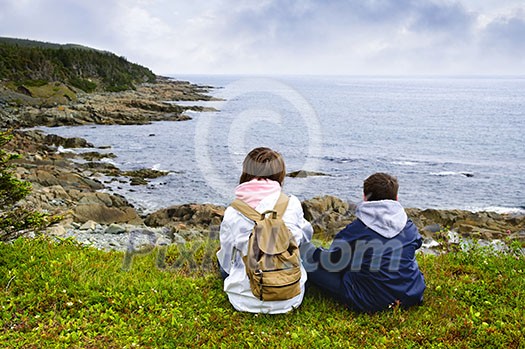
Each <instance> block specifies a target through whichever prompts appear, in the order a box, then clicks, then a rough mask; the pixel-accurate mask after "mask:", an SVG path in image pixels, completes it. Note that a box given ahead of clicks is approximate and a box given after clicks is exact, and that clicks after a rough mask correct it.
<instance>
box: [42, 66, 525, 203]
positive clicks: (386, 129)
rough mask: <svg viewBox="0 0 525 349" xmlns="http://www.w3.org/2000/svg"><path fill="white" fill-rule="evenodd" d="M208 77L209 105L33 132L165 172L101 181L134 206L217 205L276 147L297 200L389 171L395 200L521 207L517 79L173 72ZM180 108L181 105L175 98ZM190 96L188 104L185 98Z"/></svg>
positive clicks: (351, 187) (523, 175) (355, 189)
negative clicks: (149, 119)
mask: <svg viewBox="0 0 525 349" xmlns="http://www.w3.org/2000/svg"><path fill="white" fill-rule="evenodd" d="M174 77H175V78H177V79H181V80H188V81H191V82H193V83H197V84H204V85H211V86H214V87H215V88H214V89H212V90H211V95H213V96H215V97H218V98H221V99H223V100H222V101H216V102H200V103H195V102H192V103H190V104H196V105H206V106H213V107H215V108H217V109H218V110H219V111H218V112H206V113H194V112H189V113H188V114H189V115H190V116H191V117H192V118H193V119H192V120H189V121H183V122H168V121H164V122H155V123H153V124H150V125H141V126H114V125H111V126H102V125H95V126H92V125H90V126H76V127H57V128H42V129H44V130H45V131H46V132H48V133H54V134H58V135H61V136H67V137H83V138H86V139H87V140H88V141H90V142H92V143H93V144H94V145H95V146H107V145H110V146H111V149H109V150H108V151H110V152H113V153H115V154H116V155H117V158H116V159H111V160H107V161H111V162H113V163H115V165H117V166H118V167H120V168H121V169H123V170H130V169H139V168H154V169H160V170H167V171H170V174H169V175H168V176H166V177H162V178H158V179H155V180H152V181H151V182H150V184H149V185H147V186H134V187H131V186H129V185H127V184H122V183H118V182H114V183H112V184H111V185H110V186H111V189H112V190H113V191H116V192H118V193H120V194H122V195H124V196H125V197H127V198H128V199H129V200H130V201H131V202H132V203H134V204H135V205H136V206H137V207H138V208H140V209H142V210H144V211H152V210H155V209H159V208H163V207H167V206H170V205H173V204H181V203H189V202H196V203H205V202H206V203H216V204H222V205H224V204H227V203H229V202H230V201H231V200H232V198H233V190H234V188H235V186H236V185H237V183H238V178H239V176H240V173H241V166H242V161H243V159H244V156H245V155H246V154H247V152H249V151H250V150H251V149H252V148H254V147H258V146H268V147H271V148H273V149H275V150H277V151H279V152H280V153H281V154H282V155H283V157H284V159H285V162H286V165H287V170H288V171H295V170H300V169H303V170H310V171H318V172H323V173H325V174H326V176H316V177H308V178H287V179H286V180H285V184H284V188H285V191H287V192H289V193H293V194H295V195H296V196H298V197H299V198H300V199H308V198H311V197H314V196H318V195H325V194H331V195H336V196H338V197H340V198H342V199H344V200H347V201H350V202H358V201H360V200H361V198H362V182H363V180H364V179H365V178H366V177H368V176H369V175H370V174H372V173H374V172H379V171H381V172H388V173H391V174H393V175H395V176H397V178H398V180H399V182H400V190H399V201H400V202H401V203H402V204H403V205H404V206H405V207H418V208H459V209H469V210H490V211H503V212H520V213H524V212H525V145H524V134H525V79H523V78H497V77H495V78H466V77H465V78H401V77H400V78H391V77H390V78H387V77H385V78H378V77H334V76H284V77H247V76H205V75H192V76H174ZM180 104H184V103H180ZM186 104H188V103H186Z"/></svg>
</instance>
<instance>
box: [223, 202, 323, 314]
mask: <svg viewBox="0 0 525 349" xmlns="http://www.w3.org/2000/svg"><path fill="white" fill-rule="evenodd" d="M279 194H280V193H275V194H271V195H269V196H267V197H266V198H264V199H263V200H262V201H261V202H260V203H259V205H258V206H257V207H256V210H257V211H259V212H264V211H266V210H271V209H273V207H274V205H275V203H276V202H277V199H278V198H279ZM283 221H284V222H285V224H286V226H287V227H288V229H290V231H291V232H292V234H293V236H294V238H295V241H296V242H297V244H298V245H300V244H301V243H303V242H306V241H310V239H311V238H312V234H313V229H312V226H311V225H310V223H309V222H308V221H307V220H305V219H304V216H303V209H302V207H301V202H300V201H299V199H297V197H295V196H293V195H291V196H290V200H289V202H288V207H287V208H286V211H285V213H284V215H283ZM253 225H254V223H253V221H251V220H250V219H248V218H246V217H244V216H243V215H242V214H240V213H239V212H238V211H237V210H235V209H234V208H232V207H228V208H227V209H226V211H225V212H224V218H223V220H222V224H221V230H220V242H221V249H220V250H219V252H217V258H218V260H219V263H220V265H221V267H222V268H223V269H224V270H225V271H226V272H227V273H228V274H229V276H228V277H227V278H226V279H225V280H224V291H225V292H226V293H227V294H228V298H229V300H230V303H231V304H232V305H233V307H234V308H235V309H236V310H238V311H246V312H250V313H268V314H280V313H286V312H288V311H290V310H292V309H294V308H297V307H298V306H299V305H301V302H302V301H303V296H304V284H305V282H306V271H305V269H304V268H303V266H302V265H301V273H302V276H301V281H300V282H301V293H300V294H299V295H297V296H295V297H294V298H291V299H287V300H282V301H262V300H259V299H258V298H256V297H255V296H254V295H253V293H252V290H251V288H250V282H249V279H248V276H247V275H246V270H245V267H244V262H243V260H242V256H245V255H246V254H247V253H248V238H249V237H250V233H251V231H252V228H253ZM241 254H242V256H241Z"/></svg>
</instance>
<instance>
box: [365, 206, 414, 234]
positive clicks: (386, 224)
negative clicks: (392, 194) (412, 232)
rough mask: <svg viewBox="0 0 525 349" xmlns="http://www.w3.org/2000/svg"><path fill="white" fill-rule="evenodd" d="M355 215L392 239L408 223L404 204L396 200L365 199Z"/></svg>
mask: <svg viewBox="0 0 525 349" xmlns="http://www.w3.org/2000/svg"><path fill="white" fill-rule="evenodd" d="M355 215H356V216H357V218H359V219H360V220H361V221H362V222H363V223H364V224H365V225H366V226H367V227H368V228H370V229H372V230H373V231H375V232H376V233H378V234H379V235H381V236H383V237H385V238H387V239H390V238H393V237H394V236H396V235H397V234H399V233H400V232H401V231H402V230H403V228H404V227H405V225H406V224H407V219H408V217H407V214H406V213H405V210H404V208H403V206H401V204H400V203H399V202H397V201H394V200H379V201H363V202H362V203H360V204H359V205H358V206H357V210H356V213H355Z"/></svg>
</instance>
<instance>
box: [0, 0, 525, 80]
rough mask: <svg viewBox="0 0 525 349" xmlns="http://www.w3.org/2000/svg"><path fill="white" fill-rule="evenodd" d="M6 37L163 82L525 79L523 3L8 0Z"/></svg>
mask: <svg viewBox="0 0 525 349" xmlns="http://www.w3.org/2000/svg"><path fill="white" fill-rule="evenodd" d="M0 36H8V37H17V38H26V39H33V40H41V41H48V42H56V43H77V44H83V45H86V46H91V47H94V48H98V49H103V50H108V51H111V52H114V53H116V54H118V55H119V56H124V57H126V58H127V59H128V60H130V61H132V62H136V63H139V64H142V65H145V66H147V67H149V68H151V69H152V70H153V71H154V72H155V73H157V74H194V73H195V74H231V73H236V74H359V75H362V74H365V75H376V74H380V75H385V74H387V75H405V74H423V75H443V74H445V75H453V74H476V75H478V74H512V75H525V0H191V1H189V0H89V1H87V0H0Z"/></svg>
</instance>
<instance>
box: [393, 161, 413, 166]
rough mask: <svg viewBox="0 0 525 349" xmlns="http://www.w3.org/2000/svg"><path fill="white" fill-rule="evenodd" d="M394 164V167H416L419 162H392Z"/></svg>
mask: <svg viewBox="0 0 525 349" xmlns="http://www.w3.org/2000/svg"><path fill="white" fill-rule="evenodd" d="M392 164H394V165H401V166H416V165H417V162H414V161H392Z"/></svg>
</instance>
